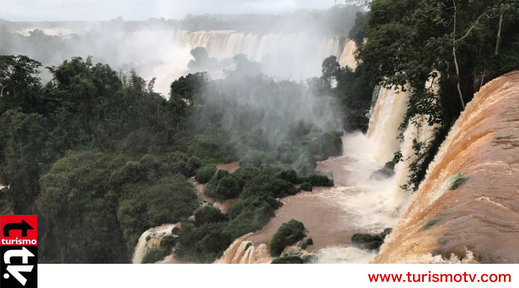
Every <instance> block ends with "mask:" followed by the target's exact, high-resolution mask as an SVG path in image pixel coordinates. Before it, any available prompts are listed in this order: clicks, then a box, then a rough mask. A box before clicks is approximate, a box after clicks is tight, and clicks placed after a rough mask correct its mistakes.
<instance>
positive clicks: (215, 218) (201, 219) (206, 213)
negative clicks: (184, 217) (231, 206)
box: [195, 204, 227, 226]
mask: <svg viewBox="0 0 519 288" xmlns="http://www.w3.org/2000/svg"><path fill="white" fill-rule="evenodd" d="M226 220H227V217H225V215H223V214H222V212H221V211H220V209H218V208H216V207H214V206H213V205H211V204H208V205H204V206H201V207H200V208H198V209H196V211H195V225H196V226H202V225H204V224H208V223H218V222H223V221H226Z"/></svg>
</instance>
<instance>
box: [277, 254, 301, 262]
mask: <svg viewBox="0 0 519 288" xmlns="http://www.w3.org/2000/svg"><path fill="white" fill-rule="evenodd" d="M270 264H303V259H301V258H299V257H296V256H290V255H284V256H283V257H280V258H276V259H274V260H272V262H271V263H270Z"/></svg>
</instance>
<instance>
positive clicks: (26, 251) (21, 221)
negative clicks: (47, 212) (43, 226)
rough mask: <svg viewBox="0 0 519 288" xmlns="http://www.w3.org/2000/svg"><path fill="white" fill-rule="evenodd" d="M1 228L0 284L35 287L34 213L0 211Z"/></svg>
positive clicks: (36, 257)
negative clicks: (6, 212) (17, 213)
mask: <svg viewBox="0 0 519 288" xmlns="http://www.w3.org/2000/svg"><path fill="white" fill-rule="evenodd" d="M0 232H1V235H0V251H1V259H0V260H1V263H0V264H1V265H0V266H1V267H0V268H1V269H0V270H1V272H0V275H1V278H0V283H1V284H2V285H1V286H2V287H24V288H33V287H37V285H38V281H37V280H38V278H37V259H38V256H37V252H38V218H37V216H36V215H24V216H21V215H1V216H0ZM4 285H5V286H4Z"/></svg>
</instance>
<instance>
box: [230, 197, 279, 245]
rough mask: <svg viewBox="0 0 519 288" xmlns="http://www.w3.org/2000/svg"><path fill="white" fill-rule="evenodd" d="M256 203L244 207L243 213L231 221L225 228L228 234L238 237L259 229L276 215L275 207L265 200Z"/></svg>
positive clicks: (234, 237) (231, 236)
mask: <svg viewBox="0 0 519 288" xmlns="http://www.w3.org/2000/svg"><path fill="white" fill-rule="evenodd" d="M254 204H255V203H252V204H250V205H248V206H246V207H245V208H243V210H242V211H241V213H240V214H239V215H238V216H236V217H235V218H234V219H233V220H231V221H230V222H229V225H228V226H227V227H225V229H224V233H225V234H226V235H228V236H229V237H230V238H232V239H236V238H239V237H240V236H242V235H245V234H247V233H250V232H256V231H259V230H261V229H262V228H263V227H265V225H267V224H268V222H269V221H270V218H272V217H274V209H273V208H272V206H270V205H269V204H268V203H267V202H265V201H263V202H261V203H259V204H257V206H254Z"/></svg>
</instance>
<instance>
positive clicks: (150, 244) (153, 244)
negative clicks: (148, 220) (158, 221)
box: [132, 224, 180, 264]
mask: <svg viewBox="0 0 519 288" xmlns="http://www.w3.org/2000/svg"><path fill="white" fill-rule="evenodd" d="M175 227H180V224H164V225H161V226H159V227H155V228H150V229H148V230H147V231H145V232H144V233H142V235H141V237H139V241H138V242H137V246H135V252H134V253H133V258H132V263H133V264H141V263H142V260H143V258H144V256H145V255H146V253H148V252H149V251H150V250H152V249H155V248H158V247H160V240H161V239H162V238H163V237H164V236H169V235H172V230H173V228H175Z"/></svg>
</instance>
